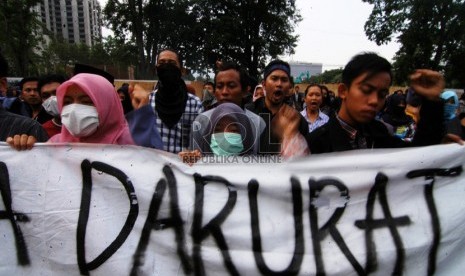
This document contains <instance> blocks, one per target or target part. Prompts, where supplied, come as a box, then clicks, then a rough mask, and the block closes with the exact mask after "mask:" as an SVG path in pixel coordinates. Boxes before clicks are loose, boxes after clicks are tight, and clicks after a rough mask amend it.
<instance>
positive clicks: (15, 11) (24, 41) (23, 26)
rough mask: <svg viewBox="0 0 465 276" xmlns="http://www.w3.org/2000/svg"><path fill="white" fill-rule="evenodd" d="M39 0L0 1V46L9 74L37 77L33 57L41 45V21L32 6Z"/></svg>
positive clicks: (35, 56) (34, 58)
mask: <svg viewBox="0 0 465 276" xmlns="http://www.w3.org/2000/svg"><path fill="white" fill-rule="evenodd" d="M40 2H41V0H2V1H0V43H1V44H0V45H1V48H2V51H3V52H4V55H5V56H6V57H7V58H8V59H9V61H10V66H11V74H17V75H18V76H27V75H34V74H37V70H38V69H37V66H36V65H37V64H36V62H37V60H38V58H39V56H38V55H37V54H36V51H37V50H38V45H39V44H40V43H41V42H42V41H41V36H40V35H39V33H40V30H41V26H42V25H41V22H40V21H39V19H38V17H37V14H36V12H34V11H33V9H32V8H33V7H34V6H36V5H37V4H38V3H40Z"/></svg>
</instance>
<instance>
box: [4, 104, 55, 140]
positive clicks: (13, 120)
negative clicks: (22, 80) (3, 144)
mask: <svg viewBox="0 0 465 276" xmlns="http://www.w3.org/2000/svg"><path fill="white" fill-rule="evenodd" d="M16 134H27V135H30V136H34V137H35V138H36V139H37V142H46V141H47V140H48V138H49V137H48V135H47V133H46V132H45V130H44V129H43V128H42V126H41V125H40V123H39V122H37V121H35V120H32V119H31V118H28V117H24V116H20V115H17V114H14V113H11V112H8V111H6V110H5V109H4V108H3V107H1V106H0V141H6V138H8V137H13V136H14V135H16Z"/></svg>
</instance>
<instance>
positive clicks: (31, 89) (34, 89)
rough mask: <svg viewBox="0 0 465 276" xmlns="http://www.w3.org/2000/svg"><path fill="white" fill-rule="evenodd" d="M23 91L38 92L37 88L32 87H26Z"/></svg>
mask: <svg viewBox="0 0 465 276" xmlns="http://www.w3.org/2000/svg"><path fill="white" fill-rule="evenodd" d="M23 91H24V92H28V93H29V92H38V90H37V88H30V87H28V88H24V89H23Z"/></svg>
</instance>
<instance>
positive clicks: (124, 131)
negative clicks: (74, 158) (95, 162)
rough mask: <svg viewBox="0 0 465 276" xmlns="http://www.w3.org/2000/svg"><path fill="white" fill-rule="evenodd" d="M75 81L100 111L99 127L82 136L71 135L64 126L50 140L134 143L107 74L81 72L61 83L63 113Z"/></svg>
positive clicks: (59, 102) (60, 93) (58, 90)
mask: <svg viewBox="0 0 465 276" xmlns="http://www.w3.org/2000/svg"><path fill="white" fill-rule="evenodd" d="M73 84H74V85H77V86H79V87H80V88H81V89H82V91H83V92H84V93H86V94H87V96H89V97H90V98H91V99H92V102H93V103H94V105H95V107H96V108H97V112H98V114H99V126H98V129H97V131H96V132H94V133H93V134H91V135H90V136H87V137H80V138H79V137H74V136H73V135H71V133H70V132H69V131H68V130H67V129H66V127H65V126H63V127H62V128H61V133H60V134H57V135H55V136H53V137H52V138H50V140H49V142H52V143H60V142H65V143H97V144H117V145H134V141H133V140H132V136H131V133H130V132H129V127H128V124H127V122H126V119H125V118H124V113H123V107H122V105H121V101H120V99H119V97H118V94H117V93H116V91H115V88H114V87H113V85H112V84H111V83H110V82H109V81H108V80H107V79H105V78H104V77H101V76H99V75H94V74H86V73H81V74H77V75H75V76H74V77H72V78H71V79H70V80H68V81H66V82H64V83H62V84H61V85H60V86H59V87H58V89H57V101H58V110H59V111H60V113H61V111H62V109H63V99H64V97H65V94H66V92H67V90H68V88H69V87H70V86H71V85H73Z"/></svg>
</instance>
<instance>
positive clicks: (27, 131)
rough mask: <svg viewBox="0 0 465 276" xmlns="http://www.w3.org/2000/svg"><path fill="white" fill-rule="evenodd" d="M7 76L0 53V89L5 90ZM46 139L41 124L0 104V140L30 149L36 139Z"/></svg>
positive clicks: (20, 147)
mask: <svg viewBox="0 0 465 276" xmlns="http://www.w3.org/2000/svg"><path fill="white" fill-rule="evenodd" d="M7 76H8V63H7V61H6V60H5V58H4V57H3V55H2V54H0V90H1V91H6V90H7V88H8V87H7V85H8V83H7V81H6V77H7ZM47 140H48V136H47V133H45V131H44V130H43V128H42V126H41V125H40V124H39V123H38V122H37V121H34V120H32V119H30V118H27V117H24V116H20V115H17V114H14V113H11V112H8V111H6V110H5V109H4V108H3V106H2V105H0V141H2V142H4V141H6V142H8V143H9V144H10V145H11V146H12V147H14V148H16V149H18V150H24V149H31V148H32V146H33V145H34V143H35V142H36V141H38V142H45V141H47Z"/></svg>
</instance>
